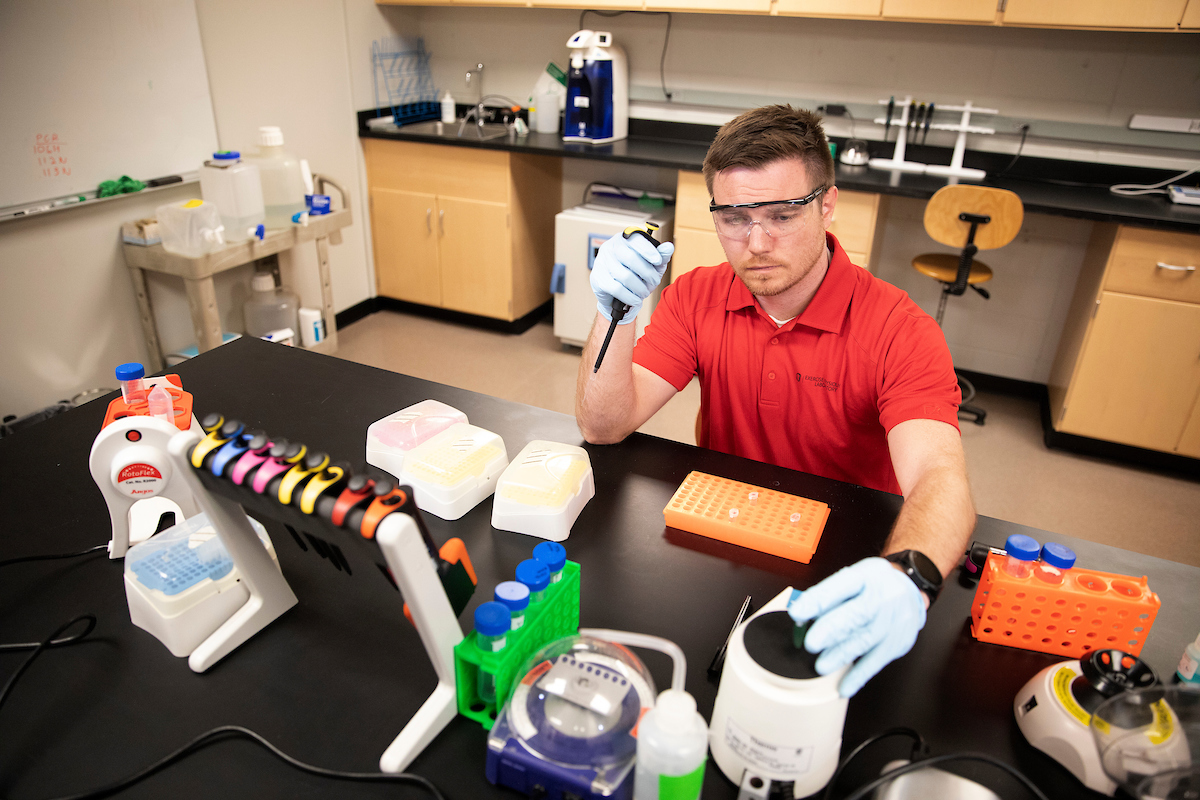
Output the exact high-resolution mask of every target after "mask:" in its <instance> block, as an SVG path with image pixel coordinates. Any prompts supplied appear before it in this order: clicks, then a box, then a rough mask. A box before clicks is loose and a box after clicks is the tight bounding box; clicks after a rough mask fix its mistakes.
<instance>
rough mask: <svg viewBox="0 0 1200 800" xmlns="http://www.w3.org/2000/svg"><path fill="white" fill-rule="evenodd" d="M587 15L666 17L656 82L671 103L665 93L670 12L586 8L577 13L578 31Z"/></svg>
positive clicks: (669, 95)
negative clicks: (659, 84) (649, 15)
mask: <svg viewBox="0 0 1200 800" xmlns="http://www.w3.org/2000/svg"><path fill="white" fill-rule="evenodd" d="M588 14H596V15H598V16H601V17H619V16H621V15H622V14H652V15H654V16H662V15H664V14H665V15H666V17H667V32H666V34H665V35H664V36H663V46H662V55H661V56H659V59H658V80H659V82H660V83H661V84H662V93H663V97H665V98H667V102H668V103H669V102H671V98H672V96H673V95H672V93H671V92H668V91H667V72H666V64H667V45H668V44H670V42H671V12H670V11H597V10H595V9H593V8H586V9H584V10H583V11H581V12H579V30H584V27H583V18H584V17H585V16H587V15H588Z"/></svg>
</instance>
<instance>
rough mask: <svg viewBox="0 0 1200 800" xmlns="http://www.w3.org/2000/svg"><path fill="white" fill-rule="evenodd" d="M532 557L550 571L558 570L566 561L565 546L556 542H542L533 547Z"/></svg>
mask: <svg viewBox="0 0 1200 800" xmlns="http://www.w3.org/2000/svg"><path fill="white" fill-rule="evenodd" d="M533 557H534V558H535V559H537V560H538V561H540V562H542V563H543V564H545V565H546V566H547V567H549V568H550V571H551V572H558V571H559V570H560V569H562V568H563V564H566V563H567V551H566V548H564V547H563V546H562V545H561V544H559V543H558V542H542V543H541V544H539V545H538V546H537V547H535V548H533Z"/></svg>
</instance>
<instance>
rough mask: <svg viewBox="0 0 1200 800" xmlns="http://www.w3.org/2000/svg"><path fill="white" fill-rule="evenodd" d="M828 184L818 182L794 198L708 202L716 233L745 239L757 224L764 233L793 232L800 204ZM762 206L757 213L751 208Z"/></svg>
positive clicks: (800, 221) (777, 235)
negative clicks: (810, 190) (747, 201)
mask: <svg viewBox="0 0 1200 800" xmlns="http://www.w3.org/2000/svg"><path fill="white" fill-rule="evenodd" d="M827 188H828V187H825V186H821V187H819V188H817V189H814V190H813V191H812V192H811V193H810V194H808V195H806V196H804V197H801V198H800V199H798V200H767V201H764V202H762V203H731V204H729V205H723V206H719V205H717V204H716V203H715V202H710V203H709V204H708V210H709V211H711V212H712V215H713V224H715V225H716V228H717V233H718V234H720V235H721V236H725V237H727V238H729V239H749V238H750V231H751V230H753V229H754V226H755V225H758V226H759V227H761V228H762V229H763V231H765V232H766V234H767V236H770V237H771V238H773V239H778V238H780V237H782V236H788V235H790V234H793V233H796V232H797V231H798V230H800V228H801V227H803V225H804V219H803V216H804V206H806V205H808V204H809V203H811V202H812V201H813V200H816V199H817V198H818V197H820V196H821V195H822V194H824V193H825V190H826V189H827ZM760 208H765V209H766V210H765V211H763V212H760V213H758V214H751V213H750V211H751V210H752V209H760Z"/></svg>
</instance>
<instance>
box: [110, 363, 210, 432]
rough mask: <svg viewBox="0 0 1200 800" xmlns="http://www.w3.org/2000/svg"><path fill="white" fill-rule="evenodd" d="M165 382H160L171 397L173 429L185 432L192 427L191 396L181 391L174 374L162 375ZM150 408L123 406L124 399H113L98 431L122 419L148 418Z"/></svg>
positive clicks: (156, 379) (148, 387)
mask: <svg viewBox="0 0 1200 800" xmlns="http://www.w3.org/2000/svg"><path fill="white" fill-rule="evenodd" d="M163 378H166V382H165V383H162V382H160V384H159V385H161V386H162V387H163V388H164V389H166V390H167V393H168V394H170V395H171V405H172V406H174V410H175V427H176V428H179V430H181V431H186V430H188V429H189V428H190V427H191V426H192V395H191V393H190V392H185V391H184V390H183V382H182V381H181V380H180V379H179V376H178V375H176V374H175V373H171V374H170V375H164V376H163ZM149 381H161V379H159V378H150V379H149ZM150 388H151V387H150V385H147V386H146V391H147V393H149V391H150ZM149 414H150V406H149V404H147V403H145V402H141V403H135V404H134V405H133V406H132V407H131V406H128V405H126V404H125V399H124V398H123V397H121V396H120V395H117V396H116V397H114V398H113V399H112V400H111V401H110V402H109V404H108V412H107V413H106V414H105V415H104V424H103V425H101V426H100V430H104V429H105V428H107V427H108V426H109V425H111V424H112V423H114V422H116V421H117V420H119V419H122V418H124V417H135V416H142V417H145V416H149Z"/></svg>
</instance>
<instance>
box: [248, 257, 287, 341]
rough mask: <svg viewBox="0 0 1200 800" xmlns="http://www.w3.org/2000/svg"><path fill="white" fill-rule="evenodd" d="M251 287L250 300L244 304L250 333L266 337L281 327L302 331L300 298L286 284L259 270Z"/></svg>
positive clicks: (251, 281)
mask: <svg viewBox="0 0 1200 800" xmlns="http://www.w3.org/2000/svg"><path fill="white" fill-rule="evenodd" d="M250 289H251V292H250V299H249V300H247V301H246V304H245V305H244V306H243V307H242V310H243V313H244V314H245V316H246V333H247V334H249V335H250V336H265V335H267V334H268V333H270V332H271V331H277V330H280V329H281V328H291V329H292V332H293V333H295V332H296V331H297V330H299V328H300V323H299V321H298V318H297V311H298V310H299V308H300V298H299V297H297V296H296V295H295V294H294V293H293V292H292V291H290V290H289V289H287V288H286V287H283V286H278V287H277V286H276V285H275V278H274V277H273V276H272V275H271V273H269V272H256V273H255V274H254V277H253V278H251V279H250Z"/></svg>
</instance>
